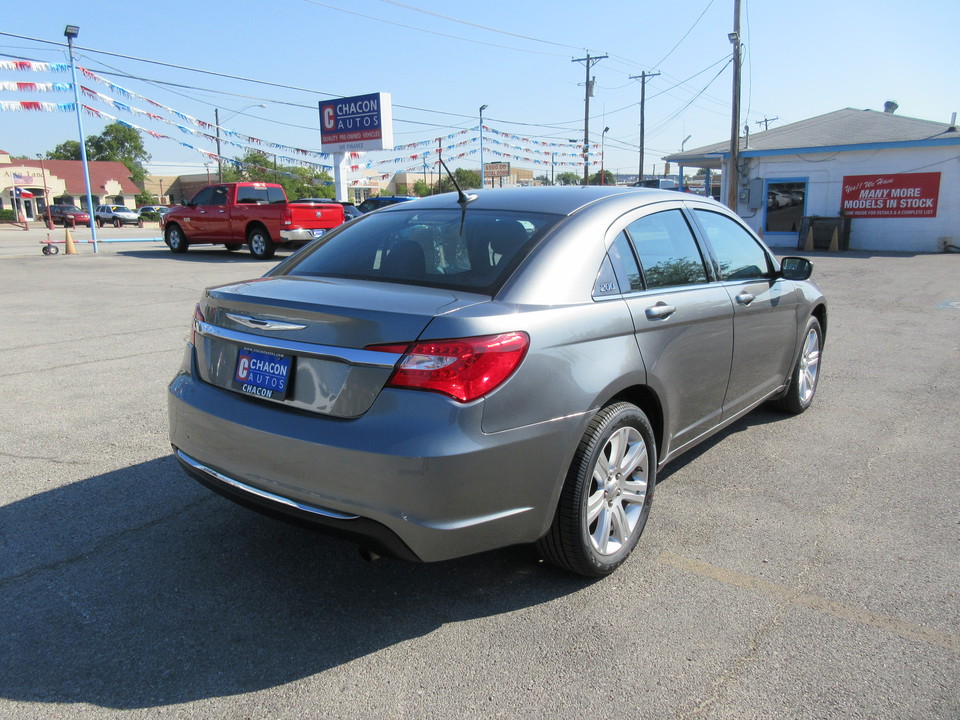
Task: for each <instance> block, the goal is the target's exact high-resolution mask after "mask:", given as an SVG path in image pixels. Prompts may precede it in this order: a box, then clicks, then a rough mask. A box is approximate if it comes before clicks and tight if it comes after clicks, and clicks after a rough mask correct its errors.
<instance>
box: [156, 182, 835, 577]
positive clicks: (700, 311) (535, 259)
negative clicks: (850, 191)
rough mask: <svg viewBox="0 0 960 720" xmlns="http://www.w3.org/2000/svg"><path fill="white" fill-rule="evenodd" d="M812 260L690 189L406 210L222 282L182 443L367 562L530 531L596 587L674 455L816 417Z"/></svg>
mask: <svg viewBox="0 0 960 720" xmlns="http://www.w3.org/2000/svg"><path fill="white" fill-rule="evenodd" d="M811 269H812V265H811V263H810V262H809V261H808V260H806V259H803V258H795V257H788V258H784V259H783V260H782V261H780V262H778V261H777V259H776V258H775V257H774V256H773V254H772V253H771V252H770V251H769V250H768V249H767V248H766V247H765V246H764V244H763V243H762V242H761V241H760V240H759V239H757V237H756V236H755V235H753V233H752V232H751V231H750V230H749V229H748V228H747V227H746V226H745V225H744V224H743V223H742V222H741V221H740V220H739V218H737V217H736V215H734V214H732V213H730V212H729V211H728V210H726V209H725V208H724V207H722V206H721V205H719V204H717V203H715V202H714V201H712V200H708V199H704V198H697V197H694V196H691V195H681V194H678V193H675V192H667V191H661V190H648V189H642V188H611V187H564V188H559V187H558V188H522V189H516V190H489V191H479V192H477V193H476V194H475V195H472V196H462V197H458V195H457V194H456V193H454V194H448V195H438V196H434V197H429V198H424V199H421V200H414V201H410V202H406V203H402V204H397V205H394V206H391V207H389V208H385V209H383V210H381V211H380V212H377V213H372V214H370V215H364V216H363V217H361V218H359V219H358V220H356V221H355V222H353V223H351V224H348V225H344V226H343V227H342V228H339V229H337V230H336V231H334V232H331V233H330V234H329V235H327V236H324V237H323V238H322V239H321V240H318V241H316V242H314V243H312V244H311V245H309V246H307V247H305V248H304V249H303V250H302V251H301V252H299V253H297V254H296V255H294V256H291V257H290V258H288V259H287V260H286V261H284V262H283V263H281V264H280V265H278V266H277V267H276V268H275V269H273V270H272V271H270V272H269V273H267V274H266V275H265V276H264V277H262V278H259V279H255V280H247V281H244V282H238V283H234V284H230V285H224V286H220V287H214V288H209V289H208V290H206V291H205V292H204V294H203V297H202V298H201V300H200V302H199V304H198V305H197V307H196V312H195V316H194V321H193V326H192V334H191V339H190V341H189V343H188V344H187V348H186V352H185V354H184V359H183V365H182V367H181V368H180V370H179V372H178V373H177V375H176V377H175V378H174V380H173V382H172V383H171V385H170V388H169V396H168V397H169V414H170V437H171V441H172V443H173V446H174V451H175V454H176V457H177V458H178V459H179V460H180V462H181V464H182V465H183V467H184V468H185V469H186V470H187V472H189V473H190V474H191V475H192V476H193V477H195V478H196V479H198V480H200V481H201V482H203V483H204V484H206V485H208V486H209V487H211V488H213V489H214V490H216V491H218V492H220V493H222V494H224V495H226V496H227V497H229V498H231V499H233V500H235V501H237V502H240V503H242V504H246V505H248V506H250V507H253V508H256V509H259V510H262V511H265V512H268V513H273V514H279V515H281V516H286V517H293V518H297V519H300V520H304V519H306V520H309V521H310V522H312V523H314V524H315V525H318V526H322V527H324V528H326V529H328V530H329V531H330V532H333V533H336V534H339V535H342V536H346V537H348V538H350V539H353V540H354V541H356V542H357V543H358V544H360V546H361V548H365V549H366V550H368V551H369V552H372V553H376V554H390V555H393V556H396V557H401V558H407V559H411V560H422V561H437V560H446V559H449V558H455V557H458V556H463V555H467V554H470V553H476V552H480V551H484V550H490V549H492V548H497V547H503V546H507V545H511V544H516V543H533V542H536V543H537V545H538V547H539V549H540V551H541V553H542V554H543V556H544V557H545V558H546V559H547V560H549V561H551V562H553V563H555V564H557V565H559V566H561V567H563V568H566V569H568V570H570V571H573V572H576V573H581V574H584V575H588V576H602V575H605V574H607V573H610V572H612V571H613V570H614V569H616V568H617V567H618V566H619V565H620V564H621V563H622V562H623V561H624V560H625V559H626V558H627V556H628V555H629V554H630V552H631V551H632V549H633V547H634V546H635V545H636V543H637V540H638V539H639V537H640V534H641V533H642V531H643V528H644V525H645V523H646V521H647V516H648V514H649V512H650V503H651V500H652V498H653V493H654V488H655V485H656V477H657V471H658V470H659V469H660V468H662V467H663V466H664V464H665V463H667V462H669V461H670V460H672V459H674V458H676V457H677V456H678V455H679V454H680V453H682V452H683V451H685V450H687V449H689V448H691V447H693V446H694V445H696V444H697V443H698V442H700V441H702V440H704V439H705V438H707V437H709V436H710V435H712V434H713V433H715V432H717V431H718V430H719V429H721V428H723V427H724V426H726V425H728V424H730V423H731V422H733V421H735V420H736V419H737V418H739V417H741V416H743V415H744V414H745V413H747V412H749V411H750V410H752V409H753V408H755V407H757V406H758V405H759V404H761V403H764V402H767V401H773V402H774V403H775V404H776V405H777V406H778V407H780V408H782V409H783V410H784V411H786V412H788V413H799V412H803V411H804V410H805V409H806V408H807V407H809V405H810V404H811V402H812V400H813V397H814V392H815V391H816V387H817V379H818V377H819V368H820V352H821V349H822V348H823V343H824V335H825V330H826V327H827V304H826V300H825V299H824V297H823V295H822V294H821V293H820V291H819V290H818V289H817V287H816V286H815V285H814V284H812V283H810V282H808V278H809V276H810V272H811Z"/></svg>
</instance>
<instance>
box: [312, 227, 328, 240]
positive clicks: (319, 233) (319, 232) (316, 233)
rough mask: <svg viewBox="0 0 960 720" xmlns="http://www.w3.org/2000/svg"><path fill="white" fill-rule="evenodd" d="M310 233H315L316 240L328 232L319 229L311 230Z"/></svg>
mask: <svg viewBox="0 0 960 720" xmlns="http://www.w3.org/2000/svg"><path fill="white" fill-rule="evenodd" d="M310 232H312V233H313V236H314V237H315V238H318V237H320V236H321V235H323V234H324V233H325V232H326V230H324V229H317V230H311V231H310Z"/></svg>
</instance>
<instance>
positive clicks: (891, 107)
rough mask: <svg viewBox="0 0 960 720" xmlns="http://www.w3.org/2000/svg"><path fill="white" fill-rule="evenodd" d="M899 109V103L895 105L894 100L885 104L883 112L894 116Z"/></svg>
mask: <svg viewBox="0 0 960 720" xmlns="http://www.w3.org/2000/svg"><path fill="white" fill-rule="evenodd" d="M898 107H900V106H899V105H897V103H895V102H894V101H893V100H887V101H886V102H885V103H884V104H883V111H884V112H885V113H890V114H891V115H893V114H894V113H895V112H896V111H897V108H898Z"/></svg>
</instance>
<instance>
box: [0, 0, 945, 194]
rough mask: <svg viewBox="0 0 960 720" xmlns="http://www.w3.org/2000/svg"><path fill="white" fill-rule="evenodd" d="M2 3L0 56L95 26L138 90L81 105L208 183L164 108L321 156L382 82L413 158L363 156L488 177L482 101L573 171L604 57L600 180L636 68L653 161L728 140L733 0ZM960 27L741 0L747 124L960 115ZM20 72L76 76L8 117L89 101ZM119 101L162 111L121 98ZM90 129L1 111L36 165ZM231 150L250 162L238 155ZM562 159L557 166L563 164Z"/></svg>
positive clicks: (5, 146)
mask: <svg viewBox="0 0 960 720" xmlns="http://www.w3.org/2000/svg"><path fill="white" fill-rule="evenodd" d="M148 8H149V9H148ZM3 15H4V20H3V23H2V25H0V61H9V60H30V61H35V62H46V63H64V62H67V52H66V41H65V38H64V35H63V32H64V28H65V26H66V25H68V24H71V25H78V26H79V27H80V34H79V37H78V38H77V39H76V40H75V57H76V62H77V65H78V66H80V67H83V68H86V69H88V70H91V71H93V72H94V73H95V74H96V75H97V76H98V77H100V78H102V79H103V80H104V81H107V82H111V83H113V84H114V85H115V86H119V87H120V88H123V89H124V90H127V91H129V92H130V93H132V94H131V95H127V96H124V95H122V94H119V93H118V92H117V91H115V90H113V89H111V88H110V87H109V86H107V85H105V84H104V83H101V82H96V81H94V80H91V79H89V78H85V77H83V76H81V78H80V84H81V85H83V86H84V87H88V88H90V89H93V90H95V91H96V92H98V93H100V94H101V95H103V96H106V98H107V99H106V100H103V99H102V98H97V99H90V98H86V97H84V98H83V99H82V102H83V104H87V105H90V106H91V107H94V108H96V109H97V110H99V111H101V114H104V113H106V114H110V115H113V116H114V117H118V118H120V119H123V120H125V121H127V122H130V123H132V124H134V125H136V126H137V127H140V128H143V129H145V130H149V131H153V132H155V133H157V134H159V135H166V136H168V137H167V138H156V137H153V136H150V135H149V134H144V139H145V146H146V149H147V151H148V152H149V153H150V154H151V156H152V157H151V161H150V163H149V164H148V171H150V172H151V173H153V174H157V175H175V174H179V173H186V172H199V173H202V172H204V168H205V166H204V163H205V162H206V163H210V162H211V161H210V158H209V157H207V156H205V155H203V154H201V153H200V152H198V151H197V150H196V149H192V148H200V149H203V150H206V151H208V152H211V151H214V150H215V145H214V144H212V143H210V142H209V141H207V140H206V139H205V138H203V137H201V136H196V135H193V134H189V133H184V132H183V131H181V130H179V129H178V128H177V127H176V125H177V124H181V125H188V123H186V122H185V121H183V120H182V119H178V118H177V117H176V116H175V115H171V114H170V113H169V112H168V109H169V110H173V111H175V112H177V113H181V114H183V115H185V116H187V117H189V118H197V119H200V120H203V121H205V122H209V123H213V121H214V109H215V108H217V109H219V114H220V119H221V122H220V125H221V126H222V127H223V128H226V129H229V130H233V131H235V132H237V133H240V135H242V136H244V137H252V138H257V139H259V140H262V141H263V142H264V143H265V144H267V145H269V144H275V145H279V146H282V148H299V149H304V150H308V151H310V152H317V151H319V150H320V139H319V129H318V128H319V116H318V115H319V114H318V110H317V103H318V101H321V100H328V99H330V98H334V97H343V96H353V95H364V94H368V93H375V92H384V93H390V95H391V97H392V101H393V118H394V124H393V128H394V145H395V148H396V149H394V150H382V151H376V152H369V153H366V154H364V156H363V157H362V158H360V159H359V160H357V163H358V164H359V166H360V167H364V168H372V169H373V170H375V171H377V172H385V173H393V172H396V171H403V170H417V169H418V168H419V167H422V160H423V158H422V157H421V155H422V153H423V149H421V148H423V147H424V146H426V149H433V148H435V147H436V146H437V144H438V141H437V139H438V138H441V139H442V141H441V143H442V144H443V145H444V146H445V147H447V146H451V145H453V146H456V147H455V148H454V149H453V150H445V151H444V154H443V157H444V159H445V160H448V161H450V160H452V161H453V162H450V163H449V164H451V165H452V166H454V167H457V166H459V167H464V168H469V169H475V170H476V169H479V167H480V157H479V152H478V150H479V132H478V126H479V108H480V106H481V105H487V109H486V110H485V111H484V116H483V121H484V122H483V124H484V126H485V127H487V128H490V130H488V131H485V132H484V152H485V155H484V160H485V161H486V162H494V161H499V162H503V161H505V162H511V163H512V164H513V165H514V166H517V167H526V168H529V169H532V170H533V171H534V174H535V175H541V174H543V175H547V176H549V175H550V173H551V171H552V170H553V171H555V172H558V173H559V172H564V171H567V172H570V171H574V172H582V169H581V168H577V167H575V166H573V165H571V166H564V164H563V162H564V158H566V157H568V156H569V157H570V158H573V157H574V153H575V152H576V150H575V148H574V147H573V145H572V143H571V141H575V142H577V143H579V142H582V138H583V130H584V127H583V126H584V110H585V106H584V91H585V89H584V81H585V63H584V62H583V61H582V59H583V58H585V57H587V56H588V55H589V56H590V57H591V58H594V59H596V60H595V61H594V62H592V63H591V73H590V74H591V75H592V77H593V79H594V81H595V82H594V95H593V97H591V98H590V107H589V109H590V113H589V114H590V120H589V127H590V139H591V142H592V143H594V144H596V145H601V146H602V152H601V151H600V150H599V149H598V151H597V155H595V156H594V158H593V159H592V160H591V163H592V165H591V169H592V171H595V170H597V169H599V166H598V164H597V163H599V162H601V161H602V163H603V166H604V167H605V169H607V170H611V171H613V172H617V173H634V174H635V173H636V172H637V168H638V165H639V127H640V94H641V92H640V91H641V87H640V80H639V79H636V78H637V76H640V75H641V73H644V72H645V73H648V74H653V73H660V74H659V75H656V76H652V77H648V78H647V80H646V102H645V111H644V120H645V163H644V172H645V173H647V174H649V173H651V172H654V171H657V172H660V171H662V169H663V161H662V160H661V158H662V157H663V156H664V155H668V154H670V153H674V152H678V151H680V150H681V149H686V150H691V149H695V148H698V147H701V146H704V145H710V144H713V143H717V142H723V141H725V140H729V137H730V130H731V127H730V126H731V103H732V67H731V64H730V62H729V61H730V59H731V52H732V45H731V43H730V41H729V39H728V37H727V35H728V33H730V32H731V31H732V30H733V23H734V0H687V1H686V2H681V3H676V2H674V3H664V2H662V0H658V1H656V2H654V1H652V0H632V1H630V2H623V1H621V2H615V1H608V2H602V3H597V2H595V3H584V2H582V0H581V1H577V2H571V1H569V0H551V1H550V2H543V1H540V0H512V1H510V2H508V1H506V0H484V2H482V3H451V2H448V1H446V0H402V1H401V0H322V1H321V0H271V1H270V2H264V0H230V1H229V2H218V3H196V2H191V3H187V2H184V1H183V0H169V1H168V2H166V3H161V4H159V5H158V4H156V3H149V4H148V3H131V4H128V5H127V6H124V5H123V4H120V5H117V4H116V3H115V2H106V1H104V0H84V2H82V3H78V2H76V0H45V2H44V3H43V4H42V10H41V9H40V6H29V7H28V6H18V7H16V8H13V7H7V8H6V9H5V12H4V13H3ZM958 27H960V2H958V0H915V1H914V2H912V3H904V2H892V1H889V0H804V1H803V2H794V3H784V2H774V1H773V0H742V1H741V29H740V33H741V41H742V45H743V47H742V52H743V59H744V60H743V70H742V86H741V123H740V127H741V128H742V127H743V126H744V125H747V126H749V128H750V132H751V133H755V132H759V131H761V130H762V129H763V128H764V126H765V124H766V125H769V127H771V128H773V127H777V126H781V125H785V124H789V123H792V122H797V121H800V120H804V119H807V118H810V117H814V116H817V115H821V114H824V113H828V112H832V111H834V110H839V109H841V108H845V107H854V108H860V109H873V110H878V111H880V110H883V106H884V101H886V100H894V101H896V102H897V103H898V104H899V109H898V110H897V113H898V114H901V115H906V116H909V117H916V118H922V119H925V120H933V121H938V122H948V121H949V120H950V116H951V113H953V112H957V111H960V73H958V72H957V62H956V57H957V55H956V48H957V39H956V30H957V28H958ZM597 58H599V59H597ZM174 66H176V67H174ZM199 71H204V72H199ZM254 81H257V82H254ZM11 82H13V83H16V82H21V83H22V82H33V83H65V82H70V74H69V73H62V72H35V71H26V72H18V71H14V70H3V69H0V103H2V102H6V103H8V105H5V106H4V105H0V107H9V103H10V102H11V101H14V102H15V101H40V102H44V103H54V104H57V103H67V102H72V100H73V95H72V93H64V92H40V93H38V92H25V91H20V90H18V89H10V86H9V83H11ZM4 83H6V85H4ZM111 99H112V100H115V101H119V102H121V103H123V104H125V105H127V106H130V107H133V108H137V109H142V110H144V111H148V112H151V113H154V114H158V115H160V116H161V117H163V118H164V119H165V120H164V121H157V120H154V119H152V118H149V117H146V116H144V115H142V114H135V113H133V114H132V113H129V112H125V111H123V110H120V109H117V107H116V106H113V105H111V104H109V103H110V100H111ZM147 100H149V101H151V102H149V103H148V102H147ZM261 104H262V105H265V107H256V106H257V105H261ZM161 106H162V107H163V108H165V109H163V110H160V109H158V108H159V107H161ZM251 106H254V107H251ZM109 122H111V120H109V119H107V118H106V117H101V118H96V117H92V116H90V115H84V117H83V125H84V133H85V135H93V134H98V133H99V132H100V131H102V129H103V127H104V126H105V125H106V124H108V123H109ZM190 127H191V128H193V129H195V130H196V129H197V128H196V126H193V125H190ZM604 128H609V130H608V131H607V132H605V133H604V132H603V130H604ZM77 139H78V128H77V118H76V115H75V114H73V113H68V112H20V111H2V112H0V149H2V150H5V151H7V152H9V153H11V154H13V155H26V156H29V157H35V156H36V155H37V154H42V153H45V152H47V151H49V150H52V149H53V148H54V147H55V146H56V145H58V144H59V143H61V142H63V141H65V140H77ZM601 141H602V142H601ZM182 143H186V144H187V145H190V146H192V148H191V147H185V146H184V145H183V144H182ZM244 144H246V143H244ZM282 148H281V149H279V150H277V149H276V148H275V147H274V150H276V151H277V152H278V153H279V154H280V156H281V157H298V158H300V157H308V158H310V160H311V161H313V162H316V163H323V162H324V161H323V160H321V159H318V158H315V157H314V156H313V155H309V156H303V155H301V154H298V153H295V152H293V151H289V150H284V149H282ZM223 150H224V151H223V155H227V156H231V157H233V156H238V155H240V154H242V150H239V149H236V148H234V147H231V146H229V145H224V146H223ZM497 152H500V153H503V155H496V154H495V153H497ZM551 153H556V155H553V156H552V158H553V159H554V160H557V158H559V160H558V162H557V164H556V165H551V164H550V160H551ZM413 155H417V156H418V159H413V158H412V156H413ZM601 155H602V157H601ZM523 158H527V159H531V158H532V159H534V160H538V161H539V162H536V163H531V162H527V161H524V160H523ZM280 162H281V164H285V163H284V162H283V161H282V160H281V161H280ZM571 162H572V160H571ZM207 167H209V165H208V166H207ZM214 169H215V164H214Z"/></svg>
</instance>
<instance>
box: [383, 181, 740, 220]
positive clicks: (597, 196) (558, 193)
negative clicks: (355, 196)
mask: <svg viewBox="0 0 960 720" xmlns="http://www.w3.org/2000/svg"><path fill="white" fill-rule="evenodd" d="M465 194H467V195H468V196H470V197H473V198H475V199H474V200H472V201H471V202H470V203H469V204H468V205H467V212H469V211H470V210H471V209H478V210H518V211H527V212H542V213H552V214H556V215H572V214H573V213H575V212H577V211H578V210H581V209H583V208H585V207H587V206H588V205H593V204H595V203H599V202H604V201H613V202H617V201H621V200H627V201H628V202H630V203H631V204H632V205H634V206H636V205H645V204H652V203H657V202H670V201H673V202H677V201H680V200H684V201H694V202H702V203H707V204H710V205H711V206H713V207H723V206H722V205H720V204H719V203H717V202H716V201H715V200H711V199H709V198H704V197H702V196H699V195H691V194H689V193H680V192H677V191H676V190H655V189H651V188H637V187H619V186H610V185H587V186H580V185H565V186H552V187H526V188H503V189H496V190H467V191H466V192H465ZM458 198H459V196H458V194H457V193H455V192H452V193H444V194H442V195H428V196H427V197H424V198H420V199H419V200H416V201H415V202H416V206H417V208H457V207H459V205H458V203H457V200H458ZM404 210H406V211H409V210H410V206H409V204H407V203H402V204H399V205H396V206H389V207H386V208H384V209H383V212H403V211H404Z"/></svg>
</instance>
